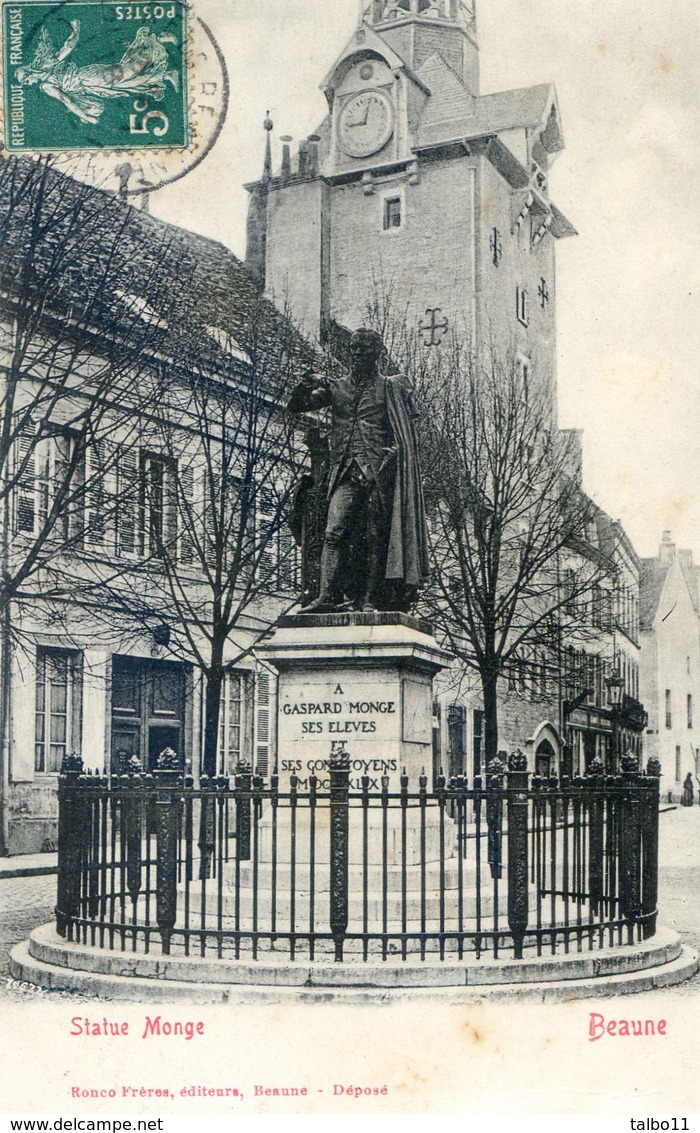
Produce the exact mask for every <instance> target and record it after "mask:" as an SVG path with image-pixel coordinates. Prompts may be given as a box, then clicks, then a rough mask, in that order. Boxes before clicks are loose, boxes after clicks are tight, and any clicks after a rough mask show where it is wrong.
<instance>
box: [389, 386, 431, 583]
mask: <svg viewBox="0 0 700 1133" xmlns="http://www.w3.org/2000/svg"><path fill="white" fill-rule="evenodd" d="M386 404H387V412H388V414H389V423H390V425H391V429H392V432H393V434H394V439H395V441H396V448H397V466H396V480H395V482H394V499H393V505H392V511H391V526H390V531H389V547H388V552H387V562H386V578H387V580H389V581H391V580H393V579H401V580H403V582H404V583H405V584H406V585H407V586H421V585H422V584H423V583H424V582H425V580H426V578H427V577H428V574H429V558H428V534H427V529H426V524H425V503H424V500H423V485H422V483H421V474H420V462H419V459H418V443H417V440H416V431H415V427H414V424H413V415H412V410H411V402H410V393H409V390H408V389H407V387H406V385H405V384H404V380H403V379H402V378H400V377H396V378H387V379H386Z"/></svg>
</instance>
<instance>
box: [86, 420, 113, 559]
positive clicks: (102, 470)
mask: <svg viewBox="0 0 700 1133" xmlns="http://www.w3.org/2000/svg"><path fill="white" fill-rule="evenodd" d="M84 468H85V500H84V507H85V518H84V524H83V544H84V546H85V547H86V548H89V547H94V548H104V547H105V544H106V541H107V525H108V513H109V503H108V472H107V442H106V441H105V440H95V441H93V443H92V444H91V445H90V447H89V448H88V449H87V451H86V453H85V464H84Z"/></svg>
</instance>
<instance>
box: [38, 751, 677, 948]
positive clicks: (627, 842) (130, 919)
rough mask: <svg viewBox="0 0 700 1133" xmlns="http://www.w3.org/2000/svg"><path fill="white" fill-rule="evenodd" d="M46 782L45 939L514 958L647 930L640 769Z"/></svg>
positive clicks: (654, 813) (648, 820)
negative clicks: (52, 924)
mask: <svg viewBox="0 0 700 1133" xmlns="http://www.w3.org/2000/svg"><path fill="white" fill-rule="evenodd" d="M349 774H350V772H349V763H348V760H347V757H343V756H340V757H339V758H337V759H335V758H332V759H331V760H330V761H329V772H328V776H327V778H325V779H323V780H319V779H318V778H317V777H315V776H313V775H312V776H310V777H309V778H308V780H306V781H305V783H304V784H303V789H302V785H300V781H299V780H298V779H297V778H296V777H295V776H294V775H292V776H291V778H290V779H289V781H288V783H287V784H285V788H284V789H281V787H280V781H279V777H278V776H277V775H273V776H272V778H271V780H270V781H269V782H265V781H263V780H262V779H261V778H259V777H256V776H253V774H252V772H251V769H250V767H247V766H245V765H241V767H240V769H239V772H238V774H237V775H236V776H235V778H234V779H233V781H232V782H231V781H229V780H228V779H225V778H218V779H212V780H207V779H203V780H202V781H201V782H200V784H199V785H198V786H195V785H194V783H193V781H192V779H191V778H183V777H181V776H179V774H178V773H177V772H172V771H165V772H160V773H155V774H154V775H153V776H151V775H130V776H124V777H120V778H108V777H103V776H100V775H87V774H82V773H79V772H76V771H71V772H67V773H65V774H62V775H61V777H60V783H59V850H58V858H59V865H58V897H57V906H56V923H57V929H58V932H59V933H60V934H61V935H62V936H64V937H68V938H69V939H71V940H76V941H81V942H83V943H86V944H90V945H93V946H99V947H101V948H108V949H118V950H121V951H133V952H140V951H144V952H154V951H158V952H161V953H162V954H165V955H170V954H180V955H185V956H193V955H196V956H211V955H213V956H216V957H231V958H235V959H242V958H250V959H263V958H265V957H267V958H271V957H272V956H274V957H277V958H279V957H280V956H281V955H285V954H286V956H288V957H289V959H291V960H295V959H303V958H306V959H309V960H321V959H323V958H333V959H335V960H352V959H357V960H364V961H367V960H370V959H379V958H381V959H382V960H387V959H390V958H401V959H403V960H407V959H409V958H410V959H417V958H420V959H421V960H425V959H438V958H439V959H441V960H445V959H462V958H464V957H465V955H467V954H471V955H472V956H476V957H481V956H493V957H499V956H500V957H508V956H511V957H515V958H516V959H518V958H522V957H523V956H524V955H537V956H540V955H543V954H556V953H558V952H570V951H578V952H582V951H585V950H593V949H596V948H601V947H605V946H616V945H625V944H632V943H634V942H635V941H637V940H640V939H646V938H648V937H650V936H652V935H653V934H654V931H655V925H656V907H657V872H658V808H659V778H658V774H656V773H655V769H654V768H652V769H651V771H650V772H647V773H646V774H644V773H641V772H639V771H637V770H636V769H632V768H631V767H629V766H628V768H627V769H626V770H625V771H624V772H623V773H622V774H620V775H616V776H606V775H603V774H593V775H588V776H586V777H580V778H579V777H577V778H573V779H567V778H561V779H557V778H537V777H531V776H530V775H529V774H528V772H527V771H525V770H523V769H522V764H521V763H520V762H519V761H518V759H517V757H516V758H515V759H512V760H511V763H510V769H509V770H508V771H507V772H506V771H504V772H501V773H498V774H491V775H488V776H486V778H485V779H483V780H482V779H481V778H478V777H477V778H475V779H474V780H473V781H472V782H468V781H467V779H466V778H464V777H457V778H453V779H451V780H450V781H449V782H446V781H445V779H444V777H440V778H439V779H438V781H437V783H436V785H435V787H434V788H433V789H429V788H428V782H427V778H426V776H425V775H422V776H420V777H419V779H418V781H417V782H415V783H413V784H412V783H410V782H409V779H408V777H407V776H406V775H405V774H404V775H402V776H401V777H400V780H399V782H398V783H397V784H396V786H394V785H393V784H392V783H391V782H390V780H389V778H388V777H386V776H384V777H383V778H382V779H381V786H380V789H379V790H376V789H372V790H371V789H370V780H369V778H368V777H367V776H363V777H362V778H361V780H360V788H359V789H351V786H350V781H349Z"/></svg>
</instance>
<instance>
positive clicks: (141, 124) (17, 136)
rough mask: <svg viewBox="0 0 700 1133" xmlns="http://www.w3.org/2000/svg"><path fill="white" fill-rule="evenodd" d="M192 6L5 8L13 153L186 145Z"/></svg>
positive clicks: (36, 4) (104, 0)
mask: <svg viewBox="0 0 700 1133" xmlns="http://www.w3.org/2000/svg"><path fill="white" fill-rule="evenodd" d="M187 17H188V5H187V3H186V2H184V0H167V2H164V3H162V4H152V3H147V4H121V3H114V2H113V0H63V2H59V3H56V2H55V0H54V2H53V3H48V2H46V0H16V2H15V3H11V2H8V0H5V2H3V3H2V41H3V47H2V50H3V60H2V79H3V102H4V108H5V111H4V116H5V122H4V131H5V137H4V142H5V148H6V149H7V150H9V151H10V152H14V153H24V152H27V151H34V152H36V151H50V152H57V151H61V150H64V151H65V150H68V151H71V150H74V151H80V150H131V149H143V148H146V147H147V148H151V149H152V148H154V147H157V148H169V149H171V148H183V147H185V146H187V144H188V141H189V137H188V114H187V109H188V99H187V77H188V76H187V47H188V23H187Z"/></svg>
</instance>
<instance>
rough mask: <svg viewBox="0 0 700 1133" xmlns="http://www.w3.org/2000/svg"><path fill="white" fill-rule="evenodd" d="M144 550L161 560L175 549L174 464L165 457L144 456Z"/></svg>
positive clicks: (175, 499)
mask: <svg viewBox="0 0 700 1133" xmlns="http://www.w3.org/2000/svg"><path fill="white" fill-rule="evenodd" d="M140 464H141V475H140V486H141V548H140V549H141V550H142V552H143V553H144V554H145V555H147V556H149V557H150V558H156V559H162V558H163V557H164V556H165V554H166V552H172V551H173V550H174V542H175V539H176V535H177V492H176V479H175V477H176V474H177V473H176V465H175V462H174V461H172V460H170V459H168V458H167V457H163V456H156V455H152V454H150V453H142V454H141V461H140Z"/></svg>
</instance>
